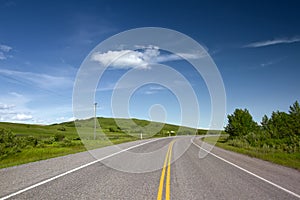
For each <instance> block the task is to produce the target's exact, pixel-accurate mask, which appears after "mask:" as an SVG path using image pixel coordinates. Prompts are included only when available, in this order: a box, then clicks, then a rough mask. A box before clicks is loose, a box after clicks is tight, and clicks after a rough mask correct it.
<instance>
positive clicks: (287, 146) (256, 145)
mask: <svg viewBox="0 0 300 200" xmlns="http://www.w3.org/2000/svg"><path fill="white" fill-rule="evenodd" d="M225 132H226V133H227V134H228V136H221V137H220V138H219V140H218V142H217V144H216V145H217V146H219V147H222V148H225V149H228V150H232V151H236V152H238V153H243V154H247V155H249V156H253V157H257V158H260V159H264V160H268V161H271V162H274V163H277V164H281V165H285V166H289V167H292V168H296V169H298V170H300V105H299V103H298V102H297V101H296V102H295V103H294V104H293V105H292V106H290V109H289V111H288V113H285V112H279V111H276V112H273V113H272V115H271V117H270V118H269V117H268V116H266V115H264V116H263V118H262V121H261V122H260V124H258V123H257V122H255V121H254V120H253V118H252V116H251V114H250V113H249V111H248V110H247V109H244V110H243V109H236V110H235V111H234V113H233V114H232V115H228V124H227V126H226V127H225ZM214 140H216V137H215V138H206V139H205V141H206V142H215V141H214Z"/></svg>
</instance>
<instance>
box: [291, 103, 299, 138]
mask: <svg viewBox="0 0 300 200" xmlns="http://www.w3.org/2000/svg"><path fill="white" fill-rule="evenodd" d="M289 114H290V116H291V119H290V120H291V125H292V129H293V132H294V133H295V134H296V135H298V136H300V105H299V103H298V101H296V102H295V103H294V104H293V105H292V106H290V110H289Z"/></svg>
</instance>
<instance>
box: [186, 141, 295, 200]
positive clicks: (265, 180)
mask: <svg viewBox="0 0 300 200" xmlns="http://www.w3.org/2000/svg"><path fill="white" fill-rule="evenodd" d="M191 142H192V143H193V144H194V145H195V146H197V147H198V148H200V149H202V150H203V151H205V152H207V153H209V154H211V155H212V156H214V157H216V158H218V159H220V160H222V161H224V162H226V163H228V164H230V165H232V166H234V167H236V168H238V169H240V170H242V171H244V172H246V173H248V174H250V175H252V176H254V177H256V178H258V179H260V180H262V181H264V182H266V183H269V184H271V185H273V186H275V187H277V188H278V189H281V190H283V191H285V192H287V193H289V194H291V195H293V196H295V197H297V198H299V199H300V195H299V194H296V193H295V192H292V191H290V190H288V189H286V188H284V187H281V186H280V185H277V184H276V183H273V182H271V181H269V180H267V179H265V178H263V177H260V176H258V175H256V174H254V173H253V172H250V171H248V170H246V169H244V168H242V167H240V166H238V165H236V164H234V163H232V162H230V161H228V160H225V159H224V158H222V157H220V156H217V155H216V154H214V153H212V152H210V151H207V150H206V149H204V148H202V147H201V146H199V145H198V144H196V143H195V142H194V141H193V138H191Z"/></svg>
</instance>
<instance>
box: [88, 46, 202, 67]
mask: <svg viewBox="0 0 300 200" xmlns="http://www.w3.org/2000/svg"><path fill="white" fill-rule="evenodd" d="M136 48H140V49H142V50H139V51H137V50H136V51H133V50H117V51H108V52H105V53H101V52H95V53H93V54H92V57H91V60H92V61H96V62H99V63H100V64H101V65H103V66H107V65H109V66H110V67H113V68H117V69H128V68H136V69H149V68H150V66H149V65H150V64H152V63H161V62H168V61H175V60H182V59H197V58H201V57H204V56H207V54H205V55H204V54H201V53H179V54H178V55H175V54H164V55H162V54H161V52H160V51H159V47H157V46H153V45H150V46H148V47H145V46H138V45H137V46H136Z"/></svg>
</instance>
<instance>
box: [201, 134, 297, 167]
mask: <svg viewBox="0 0 300 200" xmlns="http://www.w3.org/2000/svg"><path fill="white" fill-rule="evenodd" d="M227 137H228V136H220V137H214V136H212V137H206V138H203V139H202V140H203V141H204V142H207V143H209V144H216V146H217V147H220V148H223V149H226V150H230V151H234V152H237V153H241V154H245V155H248V156H250V157H255V158H259V159H262V160H266V161H269V162H273V163H276V164H279V165H283V166H286V167H291V168H294V169H297V170H300V153H299V152H297V153H287V152H283V151H280V150H276V149H272V148H254V147H249V146H248V147H235V146H231V145H229V144H228V143H227V142H226V138H227Z"/></svg>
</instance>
